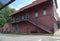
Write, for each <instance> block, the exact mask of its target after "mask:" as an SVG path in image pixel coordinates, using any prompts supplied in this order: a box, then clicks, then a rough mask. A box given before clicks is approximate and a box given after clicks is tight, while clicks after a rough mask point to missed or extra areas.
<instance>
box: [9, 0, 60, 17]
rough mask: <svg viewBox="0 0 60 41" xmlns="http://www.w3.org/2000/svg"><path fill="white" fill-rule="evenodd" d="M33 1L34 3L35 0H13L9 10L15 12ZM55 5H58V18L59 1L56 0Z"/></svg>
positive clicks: (59, 12)
mask: <svg viewBox="0 0 60 41" xmlns="http://www.w3.org/2000/svg"><path fill="white" fill-rule="evenodd" d="M33 1H35V0H15V1H14V2H13V3H11V4H10V5H9V6H10V7H11V8H15V9H16V10H18V9H20V8H22V7H24V6H26V5H28V4H31V3H32V2H33ZM57 4H58V9H57V13H58V16H59V17H60V0H57Z"/></svg>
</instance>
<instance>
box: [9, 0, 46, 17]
mask: <svg viewBox="0 0 60 41" xmlns="http://www.w3.org/2000/svg"><path fill="white" fill-rule="evenodd" d="M45 1H47V0H36V1H34V2H32V3H31V4H29V5H27V6H25V7H23V8H21V9H19V10H17V11H15V12H14V13H12V14H10V15H9V16H12V15H14V14H16V13H18V12H21V11H23V10H26V9H28V8H31V7H33V6H35V5H38V4H40V3H43V2H45Z"/></svg>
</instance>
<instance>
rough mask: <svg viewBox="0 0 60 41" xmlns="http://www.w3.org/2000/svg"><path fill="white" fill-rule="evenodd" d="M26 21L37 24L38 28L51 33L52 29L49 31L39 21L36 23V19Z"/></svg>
mask: <svg viewBox="0 0 60 41" xmlns="http://www.w3.org/2000/svg"><path fill="white" fill-rule="evenodd" d="M28 21H29V22H30V23H32V24H34V25H35V26H38V27H39V28H40V29H42V30H44V31H46V32H48V33H50V34H52V31H50V30H49V29H48V28H47V27H45V26H43V25H41V24H40V23H38V22H37V21H35V20H34V19H28Z"/></svg>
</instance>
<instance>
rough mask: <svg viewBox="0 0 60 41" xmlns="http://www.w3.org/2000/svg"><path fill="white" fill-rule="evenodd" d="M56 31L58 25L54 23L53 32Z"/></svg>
mask: <svg viewBox="0 0 60 41" xmlns="http://www.w3.org/2000/svg"><path fill="white" fill-rule="evenodd" d="M57 29H58V25H57V24H56V23H54V31H56V30H57Z"/></svg>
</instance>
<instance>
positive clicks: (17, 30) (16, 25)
mask: <svg viewBox="0 0 60 41" xmlns="http://www.w3.org/2000/svg"><path fill="white" fill-rule="evenodd" d="M16 33H18V24H16Z"/></svg>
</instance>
